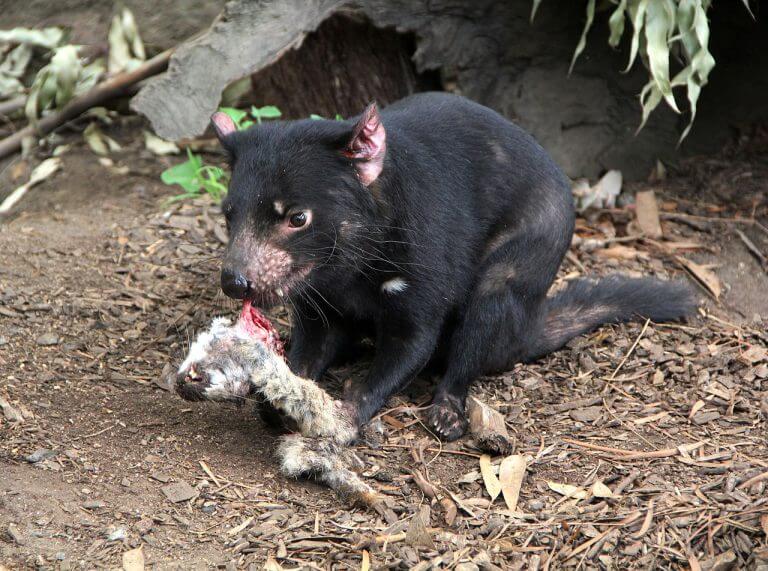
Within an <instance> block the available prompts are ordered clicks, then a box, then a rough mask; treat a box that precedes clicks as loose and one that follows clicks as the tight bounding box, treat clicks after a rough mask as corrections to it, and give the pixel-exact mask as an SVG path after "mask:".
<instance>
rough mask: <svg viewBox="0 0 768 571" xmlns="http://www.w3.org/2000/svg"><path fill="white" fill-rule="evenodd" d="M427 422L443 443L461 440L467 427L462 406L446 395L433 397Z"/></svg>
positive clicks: (457, 400)
mask: <svg viewBox="0 0 768 571" xmlns="http://www.w3.org/2000/svg"><path fill="white" fill-rule="evenodd" d="M427 422H428V424H429V426H430V427H431V428H432V430H434V432H435V434H437V435H438V436H439V437H440V439H441V440H444V441H445V442H452V441H454V440H456V439H458V438H461V437H462V436H463V435H464V433H465V432H466V431H467V426H468V422H467V416H466V414H465V412H464V404H463V403H462V402H460V401H459V399H456V398H454V397H451V396H448V395H441V396H435V398H434V399H433V400H432V406H431V407H430V408H429V412H428V413H427Z"/></svg>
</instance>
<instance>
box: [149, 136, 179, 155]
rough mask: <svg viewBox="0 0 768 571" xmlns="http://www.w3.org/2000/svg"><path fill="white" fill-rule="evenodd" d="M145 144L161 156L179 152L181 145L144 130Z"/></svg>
mask: <svg viewBox="0 0 768 571" xmlns="http://www.w3.org/2000/svg"><path fill="white" fill-rule="evenodd" d="M144 146H145V147H146V148H147V150H148V151H151V152H152V153H154V154H156V155H160V156H163V155H177V154H179V147H177V146H176V143H173V142H172V141H166V140H165V139H161V138H160V137H158V136H157V135H154V134H152V133H150V132H149V131H144Z"/></svg>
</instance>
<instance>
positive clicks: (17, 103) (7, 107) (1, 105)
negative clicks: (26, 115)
mask: <svg viewBox="0 0 768 571" xmlns="http://www.w3.org/2000/svg"><path fill="white" fill-rule="evenodd" d="M26 101H27V98H26V97H25V96H24V95H22V96H20V97H15V98H13V99H9V100H8V101H2V102H0V115H10V114H11V113H15V112H16V111H18V110H19V109H21V108H23V107H24V103H26Z"/></svg>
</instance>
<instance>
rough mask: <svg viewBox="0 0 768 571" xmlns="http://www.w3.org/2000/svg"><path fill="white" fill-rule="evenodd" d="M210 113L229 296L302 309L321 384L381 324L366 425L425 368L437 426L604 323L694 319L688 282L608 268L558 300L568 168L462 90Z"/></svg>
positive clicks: (367, 387) (354, 401) (459, 429)
mask: <svg viewBox="0 0 768 571" xmlns="http://www.w3.org/2000/svg"><path fill="white" fill-rule="evenodd" d="M212 121H213V125H214V127H215V130H216V132H217V134H218V137H219V139H220V140H221V143H222V145H223V147H224V148H225V150H226V151H227V153H228V155H229V159H230V163H231V167H232V179H231V183H230V186H229V192H228V194H227V197H226V199H225V200H224V203H223V206H222V207H223V211H224V215H225V216H226V221H227V227H228V229H229V244H228V247H227V252H226V255H225V258H224V262H223V267H222V272H221V287H222V290H223V291H224V293H225V294H226V295H228V296H230V297H232V298H235V299H247V300H250V301H252V302H253V303H255V304H257V305H260V306H267V307H268V306H271V305H274V304H277V303H280V302H284V303H286V304H288V305H289V306H290V308H291V309H292V312H293V322H294V325H293V331H292V338H291V344H290V348H289V352H288V361H289V363H290V367H291V368H292V370H293V371H294V372H295V373H296V374H297V375H300V376H302V377H307V378H311V379H319V378H320V377H321V376H322V375H323V373H324V372H325V370H326V369H327V368H328V366H329V365H330V364H332V363H333V362H334V361H335V360H336V359H337V358H338V357H339V356H340V355H341V354H342V353H343V352H344V351H345V350H346V349H347V348H348V347H349V346H350V345H351V344H354V343H356V342H357V341H359V339H360V338H361V337H362V336H365V335H370V336H372V337H373V339H374V341H375V356H374V359H373V363H372V365H371V368H370V371H369V373H368V375H367V377H366V378H365V379H364V380H362V381H360V382H358V383H352V384H349V385H348V386H346V387H345V394H344V400H345V403H346V404H345V406H346V407H348V409H349V411H350V413H351V414H352V415H353V417H354V418H355V420H356V422H357V423H359V424H362V423H364V422H366V421H367V420H369V419H370V418H371V417H372V416H373V414H375V413H376V411H377V410H378V409H379V408H380V407H381V406H382V404H383V403H384V402H385V400H386V399H387V398H388V397H389V396H390V395H392V394H393V393H394V392H396V391H397V390H398V389H401V388H402V387H403V386H404V385H406V384H407V383H408V382H409V381H410V380H411V379H413V378H414V376H416V375H417V374H418V373H419V372H420V371H421V370H422V369H423V368H424V367H425V366H426V365H427V364H428V363H430V362H432V363H438V364H441V365H442V366H441V367H440V368H439V369H438V370H439V371H440V373H441V380H440V382H439V383H438V385H437V389H436V390H435V393H434V396H433V399H432V406H431V408H430V410H429V413H428V420H429V423H430V425H431V426H432V428H433V430H434V431H435V432H436V433H437V434H439V435H440V437H441V438H443V439H445V440H454V439H456V438H458V437H460V436H461V435H462V434H463V433H464V432H465V430H466V427H467V421H466V416H465V411H464V406H465V400H466V397H467V392H468V390H469V387H470V384H471V383H472V381H473V380H474V379H475V378H477V377H478V376H481V375H485V374H488V373H493V372H498V371H502V370H507V369H510V368H512V366H513V365H514V364H515V363H518V362H521V361H529V360H532V359H535V358H537V357H539V356H542V355H545V354H547V353H549V352H551V351H554V350H555V349H558V348H559V347H562V346H563V345H564V344H565V343H566V342H567V341H568V340H569V339H571V338H572V337H574V336H576V335H579V334H581V333H584V332H587V331H589V330H591V329H593V328H594V327H596V326H598V325H600V324H602V323H606V322H618V321H623V320H627V319H630V318H632V317H633V316H634V315H642V316H644V317H648V318H650V319H652V320H654V321H661V320H669V319H675V318H679V317H682V316H684V315H686V314H688V313H690V312H691V311H692V310H693V308H694V306H695V300H694V296H693V295H692V293H691V291H690V290H689V289H688V288H687V287H686V286H685V285H683V284H681V283H674V282H665V281H661V280H656V279H650V278H642V279H630V278H625V277H620V276H612V277H608V278H605V279H602V280H599V281H592V280H587V279H580V280H574V281H570V282H568V284H567V285H566V286H565V287H564V288H563V289H561V290H560V291H558V292H556V293H554V294H552V295H551V296H549V297H548V296H547V292H548V290H549V289H550V287H551V286H552V284H553V281H554V279H555V276H556V274H557V270H558V268H559V266H560V263H561V261H562V259H563V256H564V255H565V253H566V251H567V249H568V246H569V244H570V242H571V237H572V234H573V226H574V207H573V200H572V195H571V190H570V186H569V183H568V180H567V179H566V177H565V176H564V175H563V173H562V172H561V171H560V169H559V168H558V167H557V166H556V165H555V163H554V162H553V160H552V159H551V158H550V157H549V156H548V155H547V153H546V151H544V149H542V148H541V147H540V146H539V145H538V144H537V143H536V141H535V140H534V139H533V138H532V137H531V136H530V135H528V134H527V133H526V132H525V131H523V130H522V129H521V128H519V127H517V126H516V125H514V124H512V123H510V122H509V121H507V120H506V119H504V118H503V117H502V116H500V115H499V114H497V113H496V112H494V111H492V110H490V109H488V108H486V107H483V106H482V105H479V104H476V103H473V102H471V101H469V100H467V99H464V98H462V97H458V96H454V95H448V94H442V93H426V94H420V95H414V96H411V97H408V98H406V99H403V100H401V101H399V102H397V103H395V104H393V105H391V106H389V107H387V108H385V109H382V110H381V111H379V110H378V109H377V107H376V105H375V104H371V105H370V106H368V108H367V109H365V111H364V112H363V113H362V115H360V116H359V117H354V118H352V119H350V120H347V121H325V120H300V121H288V122H282V121H281V122H270V123H265V124H262V125H258V126H254V127H252V128H250V129H248V130H245V131H237V130H236V127H235V125H234V124H233V122H232V120H231V119H230V118H229V117H228V116H227V115H225V114H223V113H216V114H214V116H213V118H212Z"/></svg>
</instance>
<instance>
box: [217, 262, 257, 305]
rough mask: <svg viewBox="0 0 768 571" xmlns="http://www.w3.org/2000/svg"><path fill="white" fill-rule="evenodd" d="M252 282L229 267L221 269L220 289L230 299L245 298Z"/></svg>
mask: <svg viewBox="0 0 768 571" xmlns="http://www.w3.org/2000/svg"><path fill="white" fill-rule="evenodd" d="M251 289H252V284H251V283H250V282H249V281H248V279H247V278H246V277H245V276H244V275H243V274H241V273H240V272H236V271H234V270H231V269H229V268H224V269H223V270H221V291H223V292H224V295H226V296H227V297H231V298H232V299H245V298H246V297H248V292H249V290H251Z"/></svg>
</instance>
